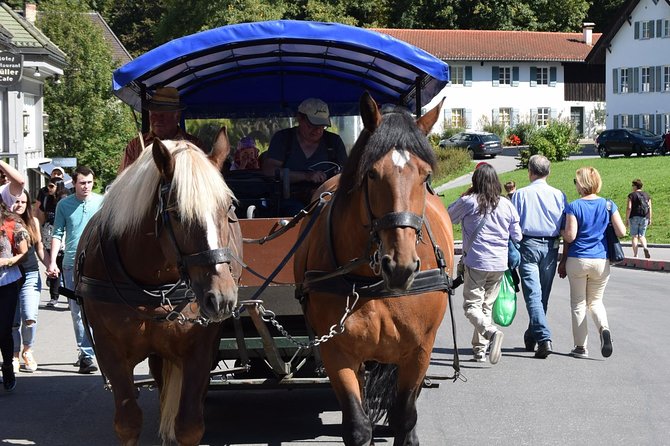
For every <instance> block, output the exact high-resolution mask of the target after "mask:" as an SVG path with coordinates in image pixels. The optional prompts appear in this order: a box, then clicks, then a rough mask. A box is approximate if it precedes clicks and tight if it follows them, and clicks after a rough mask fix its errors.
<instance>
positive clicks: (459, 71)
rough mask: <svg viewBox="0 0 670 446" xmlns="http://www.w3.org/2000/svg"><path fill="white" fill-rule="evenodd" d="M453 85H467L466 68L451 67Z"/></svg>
mask: <svg viewBox="0 0 670 446" xmlns="http://www.w3.org/2000/svg"><path fill="white" fill-rule="evenodd" d="M450 70H451V71H450V72H451V84H452V85H465V67H450Z"/></svg>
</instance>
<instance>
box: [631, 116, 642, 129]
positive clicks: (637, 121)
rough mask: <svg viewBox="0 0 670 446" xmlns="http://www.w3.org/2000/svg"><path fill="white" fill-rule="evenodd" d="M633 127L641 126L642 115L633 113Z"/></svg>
mask: <svg viewBox="0 0 670 446" xmlns="http://www.w3.org/2000/svg"><path fill="white" fill-rule="evenodd" d="M633 127H635V128H639V127H640V115H633Z"/></svg>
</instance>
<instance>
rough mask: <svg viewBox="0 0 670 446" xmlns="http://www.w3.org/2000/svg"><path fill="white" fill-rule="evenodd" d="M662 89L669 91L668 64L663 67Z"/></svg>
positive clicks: (669, 73) (669, 76)
mask: <svg viewBox="0 0 670 446" xmlns="http://www.w3.org/2000/svg"><path fill="white" fill-rule="evenodd" d="M663 91H670V66H665V67H663Z"/></svg>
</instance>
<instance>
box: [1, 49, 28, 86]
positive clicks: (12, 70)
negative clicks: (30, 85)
mask: <svg viewBox="0 0 670 446" xmlns="http://www.w3.org/2000/svg"><path fill="white" fill-rule="evenodd" d="M22 74H23V55H21V54H14V53H9V52H7V51H3V52H0V87H10V86H12V85H14V84H16V83H18V82H19V81H20V80H21V75H22Z"/></svg>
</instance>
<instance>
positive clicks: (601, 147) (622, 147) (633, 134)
mask: <svg viewBox="0 0 670 446" xmlns="http://www.w3.org/2000/svg"><path fill="white" fill-rule="evenodd" d="M662 144H663V138H662V137H661V136H659V135H655V134H653V133H651V132H650V131H649V130H645V129H611V130H605V131H603V132H602V133H600V135H598V137H597V138H596V149H597V150H598V155H600V157H601V158H607V157H608V156H610V155H615V154H623V155H624V156H626V157H628V156H631V155H632V154H633V153H637V155H638V156H641V155H643V154H645V153H652V154H653V153H656V152H658V151H660V149H661V146H662Z"/></svg>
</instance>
